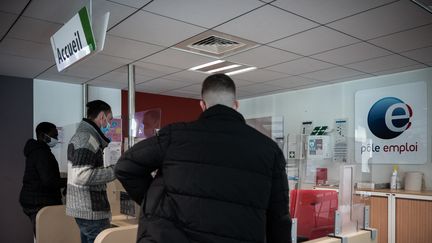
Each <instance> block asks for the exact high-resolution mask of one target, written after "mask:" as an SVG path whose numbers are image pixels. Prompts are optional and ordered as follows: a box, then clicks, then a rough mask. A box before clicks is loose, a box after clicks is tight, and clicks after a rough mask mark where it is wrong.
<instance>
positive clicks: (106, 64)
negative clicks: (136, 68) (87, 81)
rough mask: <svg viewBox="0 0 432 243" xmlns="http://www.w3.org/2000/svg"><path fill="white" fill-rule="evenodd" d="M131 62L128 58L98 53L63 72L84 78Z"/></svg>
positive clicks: (92, 76) (93, 76) (95, 75)
mask: <svg viewBox="0 0 432 243" xmlns="http://www.w3.org/2000/svg"><path fill="white" fill-rule="evenodd" d="M129 62H130V60H128V59H123V58H119V57H112V56H106V55H102V54H98V55H94V56H92V57H89V58H88V59H86V60H83V61H81V62H79V63H77V64H75V65H73V66H72V67H70V68H69V69H67V70H65V71H63V73H65V74H66V75H73V76H77V77H83V78H95V77H97V76H99V75H103V74H105V73H107V72H110V71H111V70H114V69H117V68H119V67H121V66H123V65H126V64H128V63H129Z"/></svg>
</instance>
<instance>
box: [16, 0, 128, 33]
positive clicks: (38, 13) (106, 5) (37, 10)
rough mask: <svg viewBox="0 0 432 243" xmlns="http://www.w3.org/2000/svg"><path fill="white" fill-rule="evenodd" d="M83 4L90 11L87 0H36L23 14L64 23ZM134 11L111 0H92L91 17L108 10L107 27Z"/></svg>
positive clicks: (98, 15) (100, 14)
mask: <svg viewBox="0 0 432 243" xmlns="http://www.w3.org/2000/svg"><path fill="white" fill-rule="evenodd" d="M47 6H49V7H47ZM84 6H87V11H89V12H90V7H89V1H88V0H74V1H70V0H55V1H53V0H38V1H33V2H32V3H31V4H30V5H29V7H28V8H27V9H26V11H25V12H24V16H27V17H33V18H37V19H41V20H47V21H51V22H55V23H60V24H64V23H66V22H67V21H69V20H70V19H71V18H72V17H73V16H74V15H75V14H77V13H78V11H79V10H80V9H81V8H82V7H84ZM134 11H136V9H134V8H131V7H127V6H124V5H120V4H117V3H113V2H111V1H105V0H93V12H92V14H93V18H98V17H100V16H103V15H104V14H105V13H106V12H110V18H109V22H108V28H110V27H111V26H113V25H115V24H117V23H118V22H119V21H120V20H122V19H124V18H125V17H127V16H129V15H130V14H132V13H133V12H134ZM53 13H55V14H53ZM89 14H90V13H89Z"/></svg>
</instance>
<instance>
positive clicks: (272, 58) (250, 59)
mask: <svg viewBox="0 0 432 243" xmlns="http://www.w3.org/2000/svg"><path fill="white" fill-rule="evenodd" d="M299 57H301V56H299V55H296V54H293V53H290V52H286V51H282V50H278V49H275V48H271V47H268V46H260V47H257V48H254V49H250V50H247V51H245V52H242V53H239V54H236V55H233V56H230V57H227V58H225V59H226V60H228V61H231V62H237V63H241V64H246V65H249V66H254V67H259V68H261V67H267V66H271V65H274V64H278V63H281V62H286V61H291V60H294V59H297V58H299Z"/></svg>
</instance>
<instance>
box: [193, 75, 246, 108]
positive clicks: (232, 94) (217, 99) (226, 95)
mask: <svg viewBox="0 0 432 243" xmlns="http://www.w3.org/2000/svg"><path fill="white" fill-rule="evenodd" d="M201 97H202V100H203V101H204V103H205V108H209V107H211V106H214V105H218V104H219V105H225V106H228V107H231V108H234V109H237V106H238V103H237V99H236V87H235V84H234V81H233V80H232V79H231V78H230V77H229V76H228V75H225V74H222V73H220V74H213V75H210V76H208V77H207V78H206V79H205V80H204V82H203V84H202V89H201ZM201 106H203V105H201ZM203 109H204V107H203Z"/></svg>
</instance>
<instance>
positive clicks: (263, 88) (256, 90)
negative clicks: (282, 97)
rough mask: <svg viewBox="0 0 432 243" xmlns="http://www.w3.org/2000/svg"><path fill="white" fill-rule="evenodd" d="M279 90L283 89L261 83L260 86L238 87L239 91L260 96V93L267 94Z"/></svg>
mask: <svg viewBox="0 0 432 243" xmlns="http://www.w3.org/2000/svg"><path fill="white" fill-rule="evenodd" d="M281 89H283V88H282V87H279V86H275V85H270V84H267V83H262V84H252V85H249V86H243V87H240V88H239V91H245V92H248V93H252V94H262V93H267V92H271V91H276V90H281Z"/></svg>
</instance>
